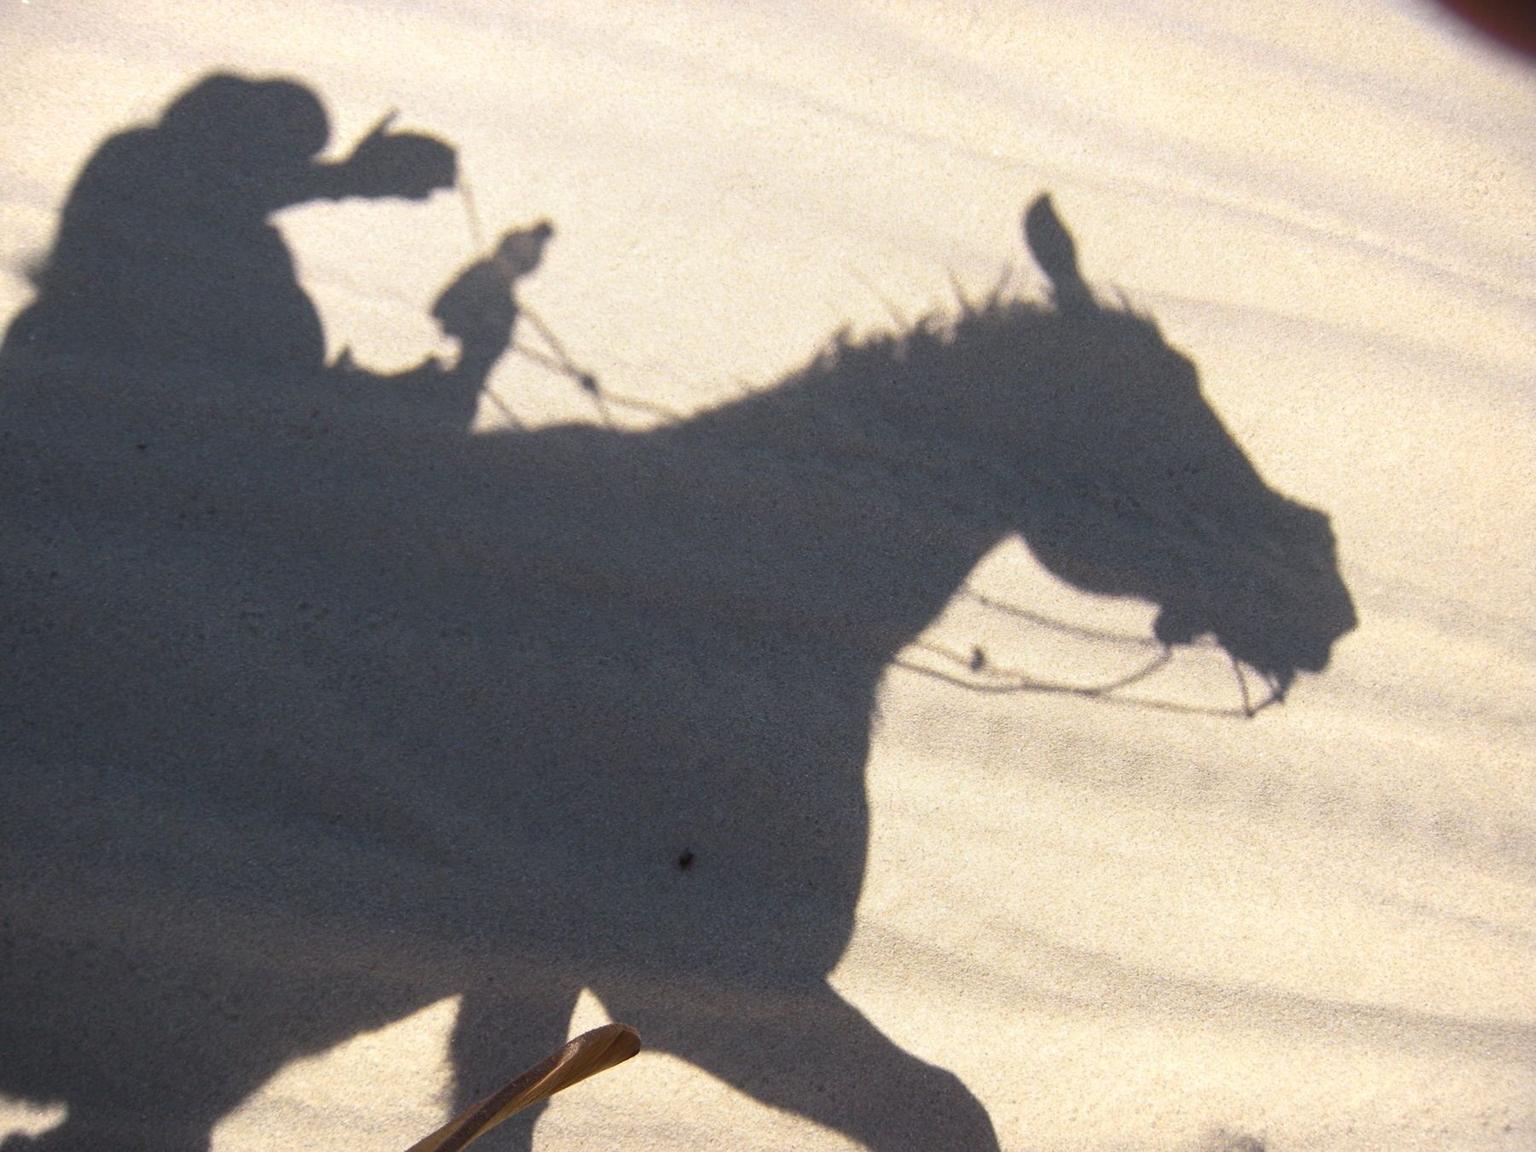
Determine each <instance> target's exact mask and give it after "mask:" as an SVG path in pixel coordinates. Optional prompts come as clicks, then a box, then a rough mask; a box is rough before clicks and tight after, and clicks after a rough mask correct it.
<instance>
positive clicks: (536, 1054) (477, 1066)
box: [453, 980, 581, 1152]
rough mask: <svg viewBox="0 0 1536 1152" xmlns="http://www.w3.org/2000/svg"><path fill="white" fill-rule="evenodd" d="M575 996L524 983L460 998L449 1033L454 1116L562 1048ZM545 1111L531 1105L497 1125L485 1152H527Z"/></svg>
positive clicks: (573, 990) (559, 989)
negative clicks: (453, 1074) (453, 1024)
mask: <svg viewBox="0 0 1536 1152" xmlns="http://www.w3.org/2000/svg"><path fill="white" fill-rule="evenodd" d="M580 992H581V988H580V987H579V986H578V987H575V988H566V987H561V986H559V985H555V986H550V987H539V986H538V985H537V982H536V981H533V980H529V981H526V982H525V983H523V984H521V985H509V986H506V987H495V988H477V989H474V990H471V991H469V992H467V993H465V995H464V998H463V1000H462V1001H461V1002H460V1004H459V1017H458V1021H457V1023H456V1024H455V1026H454V1033H453V1065H454V1071H455V1076H456V1081H457V1083H456V1085H455V1099H454V1104H453V1111H454V1112H455V1113H457V1112H458V1111H460V1110H461V1109H464V1108H467V1107H469V1106H470V1105H471V1104H474V1103H475V1102H476V1101H479V1100H482V1099H484V1098H485V1097H486V1096H489V1095H490V1094H491V1093H492V1092H494V1091H496V1089H498V1088H500V1087H501V1086H502V1085H503V1084H505V1083H506V1082H507V1081H508V1080H510V1079H511V1078H512V1077H513V1076H515V1075H517V1074H518V1073H519V1072H522V1071H523V1070H525V1069H527V1068H529V1067H530V1066H532V1065H534V1064H536V1063H538V1062H539V1061H540V1060H542V1059H543V1058H544V1057H546V1056H548V1055H549V1054H550V1053H551V1052H553V1051H554V1050H555V1049H556V1048H558V1047H560V1045H561V1044H563V1043H565V1039H566V1031H567V1030H568V1029H569V1027H570V1022H571V1014H572V1013H573V1012H574V1011H575V1010H576V998H577V996H578V995H579V994H580ZM546 1107H548V1105H547V1104H536V1105H534V1106H533V1107H531V1108H527V1109H524V1110H523V1111H522V1112H519V1113H517V1114H516V1115H515V1116H513V1117H512V1118H511V1119H509V1120H507V1121H506V1122H505V1123H503V1124H502V1125H500V1126H499V1127H498V1128H497V1129H496V1131H495V1133H494V1135H491V1136H487V1137H486V1138H485V1143H486V1146H487V1149H488V1152H489V1149H495V1150H496V1152H529V1149H531V1148H532V1147H533V1128H534V1124H535V1123H536V1122H537V1121H538V1118H539V1115H540V1113H542V1112H543V1111H544V1109H545V1108H546Z"/></svg>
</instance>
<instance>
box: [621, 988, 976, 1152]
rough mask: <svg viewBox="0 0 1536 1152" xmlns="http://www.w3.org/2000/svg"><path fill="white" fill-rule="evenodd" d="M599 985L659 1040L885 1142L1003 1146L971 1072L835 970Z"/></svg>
mask: <svg viewBox="0 0 1536 1152" xmlns="http://www.w3.org/2000/svg"><path fill="white" fill-rule="evenodd" d="M597 992H598V996H599V999H601V1000H602V1001H603V1002H604V1003H605V1004H606V1005H608V1007H609V1008H610V1010H611V1011H612V1012H613V1013H614V1019H616V1020H624V1021H625V1022H626V1023H631V1024H633V1025H634V1026H635V1027H636V1028H638V1029H639V1031H640V1036H641V1039H642V1041H643V1043H644V1045H645V1047H646V1048H647V1049H648V1050H652V1051H666V1052H670V1053H672V1054H673V1055H675V1056H678V1057H680V1058H682V1059H684V1060H687V1061H688V1062H689V1063H691V1064H694V1065H696V1066H698V1067H699V1068H701V1069H703V1070H704V1071H706V1072H709V1073H710V1074H712V1075H714V1076H717V1077H719V1078H720V1079H721V1080H724V1081H725V1082H726V1083H728V1084H730V1085H732V1086H733V1087H735V1088H738V1089H740V1090H741V1091H743V1092H746V1093H747V1094H749V1095H751V1096H752V1097H754V1098H756V1099H757V1100H759V1101H761V1102H762V1103H764V1104H767V1105H769V1106H771V1107H774V1108H781V1109H784V1110H786V1111H789V1112H794V1113H797V1114H798V1115H801V1116H804V1117H806V1118H807V1119H810V1120H814V1121H816V1122H817V1123H818V1124H822V1125H824V1126H826V1127H828V1128H831V1129H834V1130H836V1131H838V1132H841V1133H843V1134H844V1135H845V1136H848V1137H849V1138H851V1139H854V1140H857V1141H859V1142H860V1143H861V1144H863V1145H864V1146H865V1147H866V1148H869V1149H871V1150H873V1152H916V1150H929V1149H931V1150H934V1152H937V1150H938V1149H955V1150H957V1152H960V1150H963V1152H996V1149H997V1147H998V1144H997V1135H996V1133H995V1132H994V1131H993V1129H992V1121H991V1120H990V1119H989V1118H988V1116H987V1112H986V1109H984V1108H983V1107H982V1106H981V1102H980V1101H979V1100H977V1099H976V1097H975V1096H973V1095H971V1093H970V1091H969V1090H968V1089H967V1088H966V1087H965V1085H964V1084H962V1083H961V1082H960V1079H959V1077H957V1076H955V1075H954V1074H953V1073H951V1072H947V1071H945V1070H944V1069H942V1068H937V1067H935V1066H933V1065H932V1064H925V1063H923V1061H921V1060H919V1059H917V1057H915V1056H913V1055H911V1054H910V1053H908V1052H906V1051H904V1050H903V1049H901V1048H900V1047H898V1046H897V1045H896V1044H895V1043H893V1042H892V1041H891V1040H890V1039H889V1038H888V1037H887V1036H885V1035H884V1034H883V1033H882V1032H881V1031H880V1030H879V1029H878V1028H876V1027H875V1026H874V1025H873V1024H871V1023H870V1022H869V1021H868V1020H867V1019H865V1017H864V1015H863V1014H862V1013H861V1012H859V1010H858V1009H857V1008H855V1007H854V1006H853V1005H851V1004H849V1003H848V1002H847V1001H846V1000H844V999H843V998H842V997H841V996H839V995H838V994H837V992H835V991H834V990H833V989H832V988H831V987H830V986H829V985H828V984H827V983H826V981H825V980H823V979H820V978H817V979H815V980H813V981H807V982H806V983H804V984H799V985H793V986H789V987H786V986H785V985H783V984H777V985H775V986H773V987H772V988H770V989H767V990H764V991H761V992H759V991H757V990H754V989H744V990H742V991H740V992H739V993H738V992H732V991H722V990H719V989H716V988H710V989H709V991H708V993H707V994H704V995H699V996H695V997H691V998H689V997H685V996H681V995H679V996H677V997H672V996H665V997H656V996H654V995H646V994H645V993H643V992H640V991H633V990H632V991H631V992H630V993H629V994H624V993H616V992H615V991H614V990H611V989H608V988H601V989H597ZM610 997H611V999H610Z"/></svg>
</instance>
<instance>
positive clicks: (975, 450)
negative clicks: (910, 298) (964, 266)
mask: <svg viewBox="0 0 1536 1152" xmlns="http://www.w3.org/2000/svg"><path fill="white" fill-rule="evenodd" d="M1024 233H1025V239H1026V243H1027V245H1028V246H1029V248H1030V250H1031V252H1032V253H1033V255H1034V257H1035V259H1036V261H1037V262H1038V263H1039V265H1040V266H1041V268H1042V269H1043V270H1044V271H1045V272H1046V274H1047V276H1048V277H1049V278H1050V281H1051V297H1052V299H1051V302H1050V306H1048V307H1047V306H1043V305H1040V304H1036V303H1033V302H1027V301H1023V300H1019V299H1010V298H1005V297H1003V295H1002V294H1001V292H1000V291H998V292H994V293H993V294H991V295H990V296H989V297H988V298H987V299H985V300H984V301H981V302H979V303H973V302H969V301H964V300H962V305H963V306H962V309H961V311H960V314H959V315H958V316H957V317H954V318H952V319H929V320H925V321H923V322H920V323H918V324H916V325H913V326H910V327H908V328H906V329H904V330H903V331H902V332H900V333H898V334H895V335H884V336H876V337H873V338H869V339H863V340H858V341H853V340H850V339H848V337H847V336H846V334H844V335H840V336H839V337H838V338H837V339H836V340H835V341H834V343H833V345H832V346H831V347H830V348H829V349H828V350H827V351H825V352H824V353H823V354H822V355H821V356H819V357H818V358H817V359H816V361H814V362H813V363H812V364H811V365H810V366H809V367H808V368H807V369H806V370H805V371H804V372H803V373H802V374H801V377H800V381H799V382H800V383H804V384H812V383H814V381H815V380H816V379H817V378H818V377H822V378H826V379H839V378H840V379H841V380H842V385H841V386H840V387H839V388H837V389H835V391H840V392H841V393H843V394H844V395H845V396H847V397H849V398H850V399H851V400H852V401H853V404H852V406H851V408H850V410H849V413H848V414H847V415H851V414H852V413H860V414H862V416H853V417H852V418H853V419H855V420H862V421H863V422H864V430H863V433H862V434H865V435H873V436H876V437H879V436H885V437H886V438H888V439H891V440H893V441H901V442H903V443H904V444H905V445H906V452H907V454H908V455H909V457H910V459H911V460H913V461H922V462H925V463H922V464H920V465H919V466H920V467H926V468H930V469H932V474H933V477H934V482H935V486H936V487H937V488H938V489H940V490H945V489H951V492H950V495H951V497H952V498H955V499H958V500H959V501H960V503H962V504H964V505H965V509H966V510H965V514H966V515H968V516H971V517H974V518H976V519H978V520H979V521H981V522H982V523H984V524H985V525H986V526H987V527H988V529H989V531H991V532H994V533H998V534H1007V533H1011V532H1017V533H1018V534H1019V535H1021V536H1022V537H1023V539H1024V540H1025V541H1026V542H1027V543H1028V545H1029V548H1030V549H1031V550H1032V552H1033V553H1034V555H1035V557H1036V558H1037V559H1038V560H1039V561H1040V563H1041V564H1043V565H1044V566H1045V567H1046V568H1047V569H1048V570H1049V571H1050V572H1051V573H1052V574H1054V575H1055V576H1057V577H1058V578H1060V579H1062V580H1064V581H1066V582H1067V583H1069V584H1071V585H1072V586H1073V587H1075V588H1078V589H1080V590H1082V591H1085V592H1090V593H1095V594H1100V595H1109V596H1125V597H1135V598H1139V599H1142V600H1145V601H1148V602H1150V603H1152V604H1154V605H1156V606H1157V609H1158V612H1157V617H1156V623H1155V626H1154V632H1155V636H1156V638H1157V640H1158V641H1160V642H1162V644H1164V645H1175V644H1188V643H1191V642H1193V641H1195V640H1196V639H1197V638H1200V637H1211V638H1214V640H1215V641H1216V642H1217V643H1218V644H1219V645H1220V646H1221V647H1222V648H1223V649H1224V650H1225V651H1226V652H1227V653H1228V654H1229V655H1230V656H1231V658H1232V659H1233V660H1235V661H1240V662H1242V663H1243V664H1246V665H1248V666H1250V667H1251V668H1253V669H1254V670H1255V671H1257V672H1258V673H1259V674H1260V675H1261V676H1263V677H1264V678H1265V679H1266V681H1267V682H1268V683H1269V685H1270V688H1271V690H1272V692H1273V693H1274V695H1275V696H1276V697H1278V698H1283V696H1284V694H1285V692H1286V690H1287V689H1288V688H1289V686H1290V685H1291V683H1292V682H1293V680H1294V679H1295V677H1296V675H1297V673H1298V672H1299V671H1308V672H1317V671H1320V670H1322V669H1323V668H1324V667H1326V665H1327V663H1328V661H1329V659H1330V656H1331V652H1332V646H1333V644H1334V642H1335V641H1336V640H1338V639H1339V638H1340V637H1341V636H1343V635H1344V634H1346V633H1347V632H1349V631H1350V630H1351V629H1353V628H1354V627H1355V624H1356V622H1357V621H1356V616H1355V610H1354V605H1353V602H1352V600H1351V597H1350V594H1349V591H1348V589H1347V588H1346V586H1345V584H1344V582H1343V579H1342V577H1341V576H1340V574H1339V571H1338V561H1337V554H1336V550H1335V542H1334V536H1333V532H1332V529H1331V527H1330V525H1329V522H1328V518H1327V516H1325V515H1324V514H1323V513H1321V512H1319V511H1317V510H1315V509H1312V508H1309V507H1307V506H1305V505H1303V504H1300V503H1298V502H1296V501H1293V500H1291V499H1289V498H1287V497H1285V496H1283V495H1281V494H1280V493H1278V492H1276V491H1275V490H1273V489H1272V488H1270V487H1269V486H1268V485H1266V484H1265V482H1264V481H1263V479H1262V478H1261V477H1260V475H1259V473H1258V471H1257V470H1256V469H1255V468H1254V466H1253V464H1252V463H1251V462H1250V461H1249V460H1248V458H1247V456H1246V455H1245V454H1244V452H1243V450H1242V449H1241V448H1240V447H1239V446H1238V445H1237V443H1236V442H1235V441H1234V440H1233V438H1232V436H1231V434H1230V433H1229V432H1228V431H1227V429H1226V428H1225V427H1224V426H1223V424H1222V422H1221V419H1220V418H1219V417H1218V416H1217V415H1216V413H1215V412H1214V411H1213V410H1212V409H1211V407H1210V406H1209V404H1208V402H1207V401H1206V399H1205V397H1204V396H1203V394H1202V392H1201V389H1200V383H1199V375H1198V372H1197V370H1196V368H1195V365H1194V363H1193V362H1192V361H1191V360H1190V359H1189V357H1187V356H1186V355H1184V354H1183V353H1182V352H1180V351H1179V350H1178V349H1176V348H1174V347H1172V346H1170V345H1169V344H1168V342H1167V341H1166V340H1165V339H1164V337H1163V335H1162V333H1161V332H1160V331H1159V329H1158V326H1157V324H1156V323H1155V322H1154V321H1153V320H1152V319H1151V318H1150V317H1148V316H1145V315H1142V314H1140V313H1138V312H1136V311H1134V310H1132V309H1131V308H1130V307H1129V306H1128V305H1125V304H1123V303H1122V304H1121V305H1120V306H1115V305H1109V304H1106V303H1104V302H1103V301H1102V299H1101V298H1100V297H1099V296H1098V295H1096V294H1095V293H1094V292H1093V291H1092V290H1091V289H1090V288H1089V287H1088V285H1087V283H1086V282H1085V281H1084V279H1083V277H1082V275H1081V273H1080V272H1079V269H1078V264H1077V257H1076V250H1075V245H1074V244H1073V242H1072V238H1071V236H1070V234H1069V233H1068V232H1067V230H1066V228H1065V227H1064V225H1062V223H1061V222H1060V220H1059V219H1058V217H1057V216H1056V214H1055V211H1054V209H1053V207H1052V205H1051V202H1050V199H1049V197H1047V196H1041V197H1039V198H1038V199H1036V200H1035V201H1034V202H1033V203H1032V204H1031V205H1030V207H1029V209H1028V210H1027V212H1026V213H1025V217H1024ZM871 418H875V419H878V421H879V422H880V426H881V428H882V429H883V430H884V431H880V430H875V431H871V425H870V424H869V420H870V419H871ZM960 473H964V474H966V475H967V479H966V480H965V481H964V482H963V484H960V485H956V484H954V481H953V478H954V477H955V476H956V475H957V474H960Z"/></svg>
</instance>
